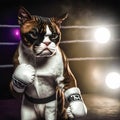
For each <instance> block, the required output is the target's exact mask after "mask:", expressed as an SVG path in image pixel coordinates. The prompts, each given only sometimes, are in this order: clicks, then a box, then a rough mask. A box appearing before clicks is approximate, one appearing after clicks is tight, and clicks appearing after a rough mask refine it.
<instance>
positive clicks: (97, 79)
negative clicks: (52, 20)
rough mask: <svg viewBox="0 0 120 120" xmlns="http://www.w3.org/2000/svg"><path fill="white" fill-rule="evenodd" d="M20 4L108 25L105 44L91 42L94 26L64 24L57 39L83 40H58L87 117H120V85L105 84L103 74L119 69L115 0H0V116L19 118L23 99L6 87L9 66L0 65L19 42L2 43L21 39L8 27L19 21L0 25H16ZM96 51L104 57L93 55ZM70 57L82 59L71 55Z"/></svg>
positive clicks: (77, 21) (119, 21) (119, 15)
mask: <svg viewBox="0 0 120 120" xmlns="http://www.w3.org/2000/svg"><path fill="white" fill-rule="evenodd" d="M20 6H24V7H25V8H26V9H27V10H28V11H29V12H30V13H31V14H34V15H40V16H44V17H52V16H60V15H62V14H64V13H66V12H68V14H69V17H68V18H67V19H66V20H65V21H64V22H63V24H62V26H69V25H73V26H76V25H78V26H97V25H102V26H104V25H108V26H107V28H108V29H109V30H110V32H111V40H110V41H109V42H108V43H106V44H99V43H96V42H91V41H92V40H94V36H93V33H94V30H95V27H89V28H82V29H73V28H72V29H63V28H62V29H61V32H62V40H61V41H74V40H81V42H77V43H61V44H60V47H61V48H62V49H63V50H64V52H65V53H66V55H67V57H68V59H69V60H70V61H69V62H70V68H71V70H72V72H73V74H74V75H75V77H76V79H77V83H78V87H79V88H80V90H81V93H82V96H83V98H84V101H85V104H86V106H87V108H88V114H87V117H86V118H85V120H107V119H108V120H120V118H119V117H120V88H119V89H117V90H112V89H110V88H108V87H107V86H106V84H105V77H106V75H107V74H108V73H109V72H118V73H120V32H119V31H120V2H119V0H0V119H1V120H20V103H21V101H20V100H19V99H16V98H14V97H13V96H12V94H11V92H10V89H9V83H10V81H11V76H12V73H13V67H12V66H9V67H2V65H12V58H13V55H14V52H15V50H16V48H17V45H10V44H8V45H5V44H3V43H19V40H20V38H18V37H15V36H14V35H13V33H12V30H13V29H19V27H16V28H12V27H2V25H18V22H17V14H18V9H19V7H20ZM86 40H87V41H88V42H86ZM100 57H102V58H105V59H104V60H102V59H99V60H97V59H96V58H100ZM108 57H113V58H114V59H108ZM71 58H83V59H81V60H78V61H76V60H72V61H71ZM84 58H88V59H86V60H85V59H84ZM116 58H117V59H116ZM81 120H83V119H82V118H81Z"/></svg>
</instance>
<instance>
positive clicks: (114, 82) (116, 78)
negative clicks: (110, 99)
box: [105, 72, 120, 89]
mask: <svg viewBox="0 0 120 120" xmlns="http://www.w3.org/2000/svg"><path fill="white" fill-rule="evenodd" d="M105 83H106V85H107V86H108V87H109V88H111V89H117V88H119V87H120V74H118V73H116V72H111V73H109V74H108V75H107V76H106V79H105Z"/></svg>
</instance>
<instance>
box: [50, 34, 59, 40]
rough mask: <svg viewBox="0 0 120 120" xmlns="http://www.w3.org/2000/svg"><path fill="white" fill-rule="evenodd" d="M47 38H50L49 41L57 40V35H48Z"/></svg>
mask: <svg viewBox="0 0 120 120" xmlns="http://www.w3.org/2000/svg"><path fill="white" fill-rule="evenodd" d="M49 38H50V39H51V40H55V39H57V38H58V34H57V33H54V34H52V35H50V36H49Z"/></svg>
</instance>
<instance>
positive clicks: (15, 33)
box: [11, 28, 21, 40]
mask: <svg viewBox="0 0 120 120" xmlns="http://www.w3.org/2000/svg"><path fill="white" fill-rule="evenodd" d="M11 34H12V36H13V37H14V38H15V39H16V40H20V38H21V37H20V30H19V29H18V28H14V29H12V30H11Z"/></svg>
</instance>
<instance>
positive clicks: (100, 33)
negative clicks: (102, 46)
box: [94, 27, 111, 43]
mask: <svg viewBox="0 0 120 120" xmlns="http://www.w3.org/2000/svg"><path fill="white" fill-rule="evenodd" d="M94 37H95V40H96V41H97V42H98V43H107V42H108V41H109V40H110V37H111V34H110V31H109V30H108V29H107V28H105V27H100V28H97V29H96V31H95V33H94Z"/></svg>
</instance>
